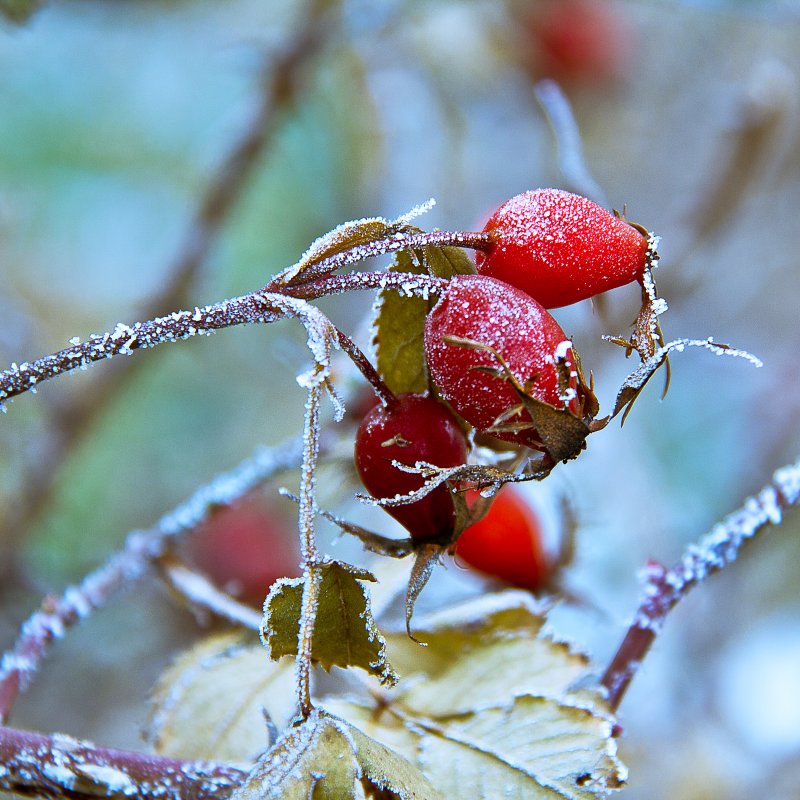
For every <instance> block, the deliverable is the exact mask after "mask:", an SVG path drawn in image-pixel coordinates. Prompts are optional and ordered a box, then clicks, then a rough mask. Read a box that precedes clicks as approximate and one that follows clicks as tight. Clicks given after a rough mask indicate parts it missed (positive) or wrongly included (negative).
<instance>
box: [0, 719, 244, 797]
mask: <svg viewBox="0 0 800 800" xmlns="http://www.w3.org/2000/svg"><path fill="white" fill-rule="evenodd" d="M246 776H247V773H246V771H244V770H242V769H239V768H237V767H234V766H231V765H228V764H220V763H217V762H213V761H181V760H178V759H175V758H162V757H160V756H152V755H146V754H144V753H136V752H132V751H128V750H111V749H105V748H100V747H95V746H94V745H93V744H91V743H90V742H81V741H78V740H76V739H73V738H71V737H69V736H65V735H63V734H54V735H52V736H44V735H42V734H38V733H29V732H27V731H18V730H14V729H12V728H0V790H2V791H7V792H14V793H15V794H17V795H22V796H25V797H46V798H67V800H97V798H100V797H109V798H110V797H115V798H119V797H138V798H144V799H145V800H223V798H227V797H229V796H230V793H231V791H232V790H233V789H234V788H236V787H237V786H240V785H241V784H242V783H243V782H244V779H245V778H246Z"/></svg>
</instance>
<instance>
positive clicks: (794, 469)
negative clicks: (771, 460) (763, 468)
mask: <svg viewBox="0 0 800 800" xmlns="http://www.w3.org/2000/svg"><path fill="white" fill-rule="evenodd" d="M772 480H773V482H774V484H775V486H777V488H778V490H779V491H780V493H781V494H782V495H783V496H784V498H785V499H786V502H787V503H789V505H795V504H796V503H797V502H798V501H800V461H797V462H795V463H794V464H790V465H788V466H786V467H781V468H780V469H779V470H777V471H776V472H775V474H774V475H773V476H772Z"/></svg>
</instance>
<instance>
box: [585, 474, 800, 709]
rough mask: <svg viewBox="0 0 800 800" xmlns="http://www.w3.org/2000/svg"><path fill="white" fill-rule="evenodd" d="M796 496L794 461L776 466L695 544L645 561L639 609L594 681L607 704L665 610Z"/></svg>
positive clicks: (775, 520)
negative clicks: (666, 562)
mask: <svg viewBox="0 0 800 800" xmlns="http://www.w3.org/2000/svg"><path fill="white" fill-rule="evenodd" d="M798 501H800V461H797V462H795V463H794V464H791V465H789V466H786V467H782V468H781V469H779V470H778V471H777V472H775V474H774V475H773V476H772V481H771V483H769V484H768V485H767V486H765V487H764V488H763V489H762V490H761V491H760V492H759V493H758V494H757V495H756V496H755V497H750V498H749V499H747V500H746V501H745V503H744V505H743V506H742V507H741V508H740V509H739V510H738V511H734V512H733V513H732V514H730V515H729V516H728V517H726V518H725V519H724V520H722V522H720V523H718V524H717V525H715V526H714V527H713V528H712V529H711V531H710V532H709V533H708V534H706V536H705V537H704V538H703V539H701V540H700V542H699V543H698V544H697V545H692V546H690V547H689V548H688V550H687V551H686V553H685V554H684V556H683V558H682V559H681V560H680V561H679V562H678V563H677V564H676V565H675V566H673V567H672V569H669V570H667V569H666V568H665V567H664V566H662V565H661V564H658V563H657V562H650V563H649V564H648V566H647V569H646V571H645V576H644V577H645V586H644V592H643V597H642V600H641V604H640V606H639V610H638V611H637V612H636V616H635V617H634V620H633V622H632V623H631V626H630V628H629V629H628V632H627V634H626V635H625V638H624V639H623V641H622V644H620V646H619V648H618V650H617V652H616V655H615V656H614V658H613V659H612V661H611V664H610V665H609V667H608V669H607V670H606V672H605V674H604V675H603V677H602V679H601V681H600V683H601V685H602V686H604V687H605V689H606V691H607V692H608V702H609V705H610V706H611V708H612V709H616V708H618V707H619V704H620V702H621V701H622V698H623V697H624V696H625V692H626V691H627V688H628V686H629V684H630V682H631V680H632V679H633V677H634V675H635V674H636V671H637V670H638V668H639V665H640V664H641V662H642V660H643V659H644V657H645V655H646V654H647V651H648V650H649V649H650V646H651V645H652V644H653V642H654V641H655V638H656V636H658V634H659V632H660V631H661V628H662V626H663V624H664V621H665V620H666V618H667V615H668V614H669V612H670V611H671V610H672V609H673V608H674V607H675V606H676V605H677V604H678V602H679V601H680V600H681V599H682V598H683V597H685V596H686V595H687V594H688V593H689V591H690V590H691V589H692V588H694V587H695V586H697V585H698V584H699V583H701V582H702V581H703V580H705V578H707V577H708V576H709V575H711V574H713V573H715V572H719V571H720V570H721V569H723V568H724V567H726V566H727V565H728V564H730V563H732V562H733V561H735V560H736V558H737V556H738V555H739V551H740V549H741V548H742V545H744V544H745V542H747V541H749V540H750V539H752V538H753V537H754V536H755V535H756V534H757V533H758V532H759V531H760V530H761V529H762V528H763V527H764V526H765V525H779V524H780V523H781V522H782V520H783V512H784V511H785V510H787V509H788V508H790V507H791V506H793V505H795V504H796V503H797V502H798Z"/></svg>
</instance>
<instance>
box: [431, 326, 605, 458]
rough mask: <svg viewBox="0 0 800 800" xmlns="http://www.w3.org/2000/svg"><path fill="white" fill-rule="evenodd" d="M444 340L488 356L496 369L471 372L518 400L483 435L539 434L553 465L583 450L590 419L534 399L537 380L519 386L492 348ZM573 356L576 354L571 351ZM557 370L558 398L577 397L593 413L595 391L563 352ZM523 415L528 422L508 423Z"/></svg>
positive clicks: (469, 341) (534, 378)
mask: <svg viewBox="0 0 800 800" xmlns="http://www.w3.org/2000/svg"><path fill="white" fill-rule="evenodd" d="M443 338H444V341H445V342H446V343H447V344H452V345H455V346H457V347H468V348H472V349H475V350H482V351H485V352H488V353H490V354H491V355H492V357H493V358H494V359H495V360H496V362H497V366H496V367H483V366H479V367H473V369H474V370H475V371H476V372H486V373H488V374H490V375H492V376H493V377H496V378H498V379H500V380H504V381H506V382H507V383H508V384H509V385H510V386H511V387H512V388H513V389H514V391H515V392H516V394H517V396H518V397H519V401H520V402H519V405H515V406H511V407H510V408H508V409H506V410H505V411H504V412H503V414H501V415H500V416H499V417H498V418H497V419H496V420H495V421H494V423H493V424H492V425H491V426H490V427H489V428H487V429H486V430H485V433H491V434H498V433H518V432H520V431H527V430H535V431H536V432H537V433H538V434H539V444H540V445H541V449H542V450H543V451H545V452H546V453H547V454H548V455H549V456H550V458H551V459H552V462H553V465H555V464H557V463H560V462H562V461H568V460H570V459H572V458H575V457H576V456H577V455H578V454H579V453H580V452H581V451H582V450H583V449H584V448H585V447H586V437H587V436H588V435H589V434H590V433H591V431H592V429H591V428H590V426H589V423H590V422H591V416H590V415H588V414H587V415H586V416H585V417H579V416H577V415H576V414H574V413H573V412H572V411H571V410H570V409H569V407H568V406H565V407H563V408H558V407H556V406H553V405H550V404H549V403H546V402H544V401H543V400H539V399H538V398H536V397H534V396H533V395H532V391H533V387H534V384H535V383H536V378H537V376H535V375H533V376H531V377H530V378H528V379H527V380H526V381H525V383H524V384H523V383H521V382H520V381H519V380H518V379H517V377H516V375H514V373H513V372H512V371H511V369H510V368H509V366H508V364H507V363H506V361H505V359H504V358H503V356H502V354H501V353H499V352H498V351H497V350H496V349H495V348H494V347H491V346H490V345H487V344H484V343H482V342H476V341H474V340H472V339H463V338H460V337H457V336H445V337H443ZM573 352H575V351H574V350H573ZM556 369H557V370H558V374H559V382H560V390H559V391H560V394H561V395H562V396H563V397H564V398H565V399H566V400H568V401H570V402H571V401H572V399H574V398H575V397H577V398H579V403H580V402H581V400H582V398H584V397H586V403H587V409H588V410H589V411H592V412H596V409H597V407H598V406H597V398H596V397H595V395H594V391H593V389H592V387H591V386H590V385H587V384H586V383H585V381H584V379H583V373H582V371H581V370H575V369H574V368H571V367H570V366H569V362H568V360H567V358H566V352H564V353H557V354H556ZM587 409H583V408H581V413H582V414H583V413H586V411H587ZM523 411H527V412H528V415H529V416H530V421H529V420H525V419H521V420H518V421H516V422H509V420H513V419H514V418H517V417H519V416H520V414H521V412H523Z"/></svg>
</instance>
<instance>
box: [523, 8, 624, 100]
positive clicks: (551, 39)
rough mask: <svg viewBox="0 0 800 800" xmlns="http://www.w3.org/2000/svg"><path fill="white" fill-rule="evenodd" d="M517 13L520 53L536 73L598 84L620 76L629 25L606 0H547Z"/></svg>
mask: <svg viewBox="0 0 800 800" xmlns="http://www.w3.org/2000/svg"><path fill="white" fill-rule="evenodd" d="M529 9H530V10H526V12H525V14H524V16H523V17H522V19H521V25H520V30H521V34H522V43H521V47H522V49H523V52H522V54H521V55H522V59H523V61H524V63H525V65H526V66H527V67H528V68H529V69H530V71H531V72H532V73H533V75H534V77H535V78H536V79H537V80H538V79H539V78H554V79H555V80H557V81H559V82H560V83H566V84H578V83H580V84H595V85H596V84H598V83H602V82H611V81H614V80H616V79H619V78H621V77H622V75H623V73H624V71H625V69H626V67H627V66H628V64H629V62H630V58H631V51H632V30H631V28H630V26H629V25H628V24H627V23H626V21H625V19H624V18H623V17H622V15H621V14H620V13H619V12H618V11H617V10H616V9H615V8H614V6H613V4H612V3H609V2H607V0H545V2H539V3H536V4H532V5H531V6H529Z"/></svg>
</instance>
